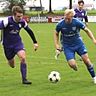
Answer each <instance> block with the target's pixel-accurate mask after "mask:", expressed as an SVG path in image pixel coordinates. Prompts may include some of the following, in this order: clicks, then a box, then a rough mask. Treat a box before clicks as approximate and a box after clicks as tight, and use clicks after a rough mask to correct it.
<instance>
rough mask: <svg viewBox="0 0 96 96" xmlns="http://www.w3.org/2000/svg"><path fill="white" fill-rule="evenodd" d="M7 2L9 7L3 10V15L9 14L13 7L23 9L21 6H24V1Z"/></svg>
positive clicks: (10, 0)
mask: <svg viewBox="0 0 96 96" xmlns="http://www.w3.org/2000/svg"><path fill="white" fill-rule="evenodd" d="M7 1H8V2H9V3H10V5H9V7H8V8H7V9H5V10H4V14H5V15H10V14H11V10H12V7H13V6H15V5H18V6H20V7H21V8H22V9H23V6H24V5H25V4H26V3H25V0H7Z"/></svg>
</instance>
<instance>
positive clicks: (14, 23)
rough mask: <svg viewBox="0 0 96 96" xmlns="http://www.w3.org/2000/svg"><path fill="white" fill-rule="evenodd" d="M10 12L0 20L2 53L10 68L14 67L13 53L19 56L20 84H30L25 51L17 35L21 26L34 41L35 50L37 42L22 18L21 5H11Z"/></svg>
mask: <svg viewBox="0 0 96 96" xmlns="http://www.w3.org/2000/svg"><path fill="white" fill-rule="evenodd" d="M12 13H13V16H8V17H7V18H6V19H4V20H2V21H1V22H0V29H1V30H3V47H4V53H5V56H6V58H7V60H8V63H9V65H10V66H11V67H12V68H14V67H15V62H14V57H15V55H17V56H18V57H19V59H20V71H21V75H22V84H31V81H29V80H27V64H26V53H25V48H24V45H23V43H22V39H21V37H20V35H19V33H20V30H21V28H24V29H25V30H26V31H27V33H28V34H29V35H30V37H31V39H32V40H33V43H34V49H35V50H37V48H38V43H37V40H36V38H35V35H34V33H33V31H32V30H31V29H30V28H29V27H28V25H27V23H26V21H25V20H24V19H22V17H23V10H22V9H21V7H20V6H13V8H12Z"/></svg>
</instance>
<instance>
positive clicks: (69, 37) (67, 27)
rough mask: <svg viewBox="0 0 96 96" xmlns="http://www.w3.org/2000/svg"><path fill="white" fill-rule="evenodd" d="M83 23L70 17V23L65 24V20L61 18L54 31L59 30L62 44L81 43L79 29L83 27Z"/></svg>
mask: <svg viewBox="0 0 96 96" xmlns="http://www.w3.org/2000/svg"><path fill="white" fill-rule="evenodd" d="M84 28H85V24H84V23H82V22H81V21H79V20H78V19H76V18H73V19H72V22H71V23H70V24H66V23H65V20H64V19H63V20H61V21H60V22H59V23H58V24H57V26H56V31H57V32H61V35H62V39H63V44H68V45H71V46H72V45H74V44H75V45H76V44H81V43H82V40H81V37H80V29H84Z"/></svg>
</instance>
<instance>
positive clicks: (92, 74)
mask: <svg viewBox="0 0 96 96" xmlns="http://www.w3.org/2000/svg"><path fill="white" fill-rule="evenodd" d="M82 60H83V61H84V63H85V65H86V67H87V69H88V71H89V73H90V75H91V77H92V78H93V80H94V83H95V84H96V77H95V72H94V68H93V64H92V63H91V61H90V59H89V57H88V54H87V53H86V54H84V55H82Z"/></svg>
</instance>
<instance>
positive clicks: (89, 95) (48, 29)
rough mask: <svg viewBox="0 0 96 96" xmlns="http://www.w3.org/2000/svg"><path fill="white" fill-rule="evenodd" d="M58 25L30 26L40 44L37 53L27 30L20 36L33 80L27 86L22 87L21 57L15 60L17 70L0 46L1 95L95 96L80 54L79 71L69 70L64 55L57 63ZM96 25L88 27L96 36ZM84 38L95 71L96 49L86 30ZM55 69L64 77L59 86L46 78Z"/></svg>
mask: <svg viewBox="0 0 96 96" xmlns="http://www.w3.org/2000/svg"><path fill="white" fill-rule="evenodd" d="M55 25H56V24H55V23H52V24H51V23H49V24H48V23H37V24H36V23H33V24H29V26H30V27H31V28H32V29H33V31H34V33H35V35H36V37H37V40H38V43H39V49H38V50H37V51H36V52H35V51H34V50H33V43H32V41H31V39H30V37H29V36H28V34H27V33H26V32H25V31H24V30H22V32H21V37H22V39H23V42H24V44H25V48H26V57H27V63H28V79H30V80H32V83H33V84H32V85H29V86H26V85H22V84H21V75H20V71H19V68H20V67H19V66H20V65H19V59H18V57H16V68H14V69H12V68H10V67H9V66H8V64H7V61H6V59H5V56H4V53H3V48H2V46H1V45H0V96H81V95H82V96H95V95H96V85H94V84H93V82H92V79H91V77H90V75H89V73H88V72H87V69H86V67H85V65H84V64H83V62H80V61H79V60H78V59H79V57H78V56H77V55H76V56H77V57H76V58H77V65H78V71H77V72H74V71H73V70H72V69H71V68H69V66H68V64H67V62H66V60H65V57H64V55H63V53H62V54H61V55H60V57H59V58H58V60H57V61H56V60H55V59H54V55H55V47H54V41H53V32H54V29H55ZM95 26H96V25H95V23H89V28H90V29H91V30H92V31H93V34H94V35H95V37H96V32H95V30H96V29H95ZM81 35H82V37H83V40H84V42H85V44H86V47H87V49H88V52H89V57H90V59H91V61H92V62H93V63H94V68H95V70H96V56H95V54H96V46H95V45H94V44H93V43H92V41H91V40H90V39H89V38H88V36H87V35H86V34H85V33H84V32H83V31H82V32H81ZM53 70H56V71H58V72H60V74H61V80H60V82H58V83H56V84H53V83H51V82H49V81H48V79H47V78H48V74H49V73H50V71H53Z"/></svg>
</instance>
